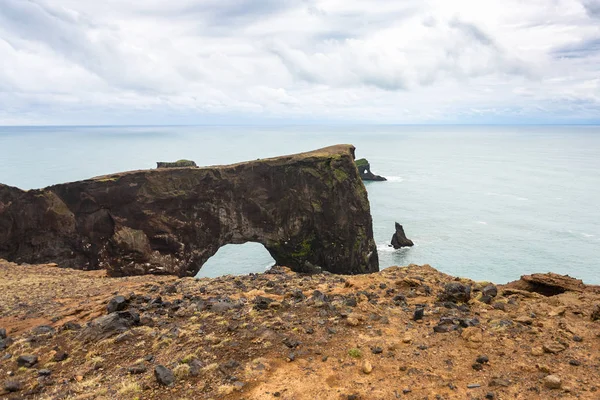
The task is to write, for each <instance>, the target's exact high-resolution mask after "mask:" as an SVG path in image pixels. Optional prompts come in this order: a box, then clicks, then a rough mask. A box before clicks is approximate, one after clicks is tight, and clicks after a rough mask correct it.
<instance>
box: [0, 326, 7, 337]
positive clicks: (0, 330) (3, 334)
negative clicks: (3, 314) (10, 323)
mask: <svg viewBox="0 0 600 400" xmlns="http://www.w3.org/2000/svg"><path fill="white" fill-rule="evenodd" d="M7 337H8V336H6V329H4V328H0V339H6V338H7Z"/></svg>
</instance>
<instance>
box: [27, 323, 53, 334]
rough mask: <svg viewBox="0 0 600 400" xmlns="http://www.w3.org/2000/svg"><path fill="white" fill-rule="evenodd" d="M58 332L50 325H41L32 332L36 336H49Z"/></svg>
mask: <svg viewBox="0 0 600 400" xmlns="http://www.w3.org/2000/svg"><path fill="white" fill-rule="evenodd" d="M55 332H56V330H55V329H54V328H53V327H51V326H48V325H40V326H36V327H35V328H33V329H32V330H31V333H33V334H34V335H47V334H54V333H55Z"/></svg>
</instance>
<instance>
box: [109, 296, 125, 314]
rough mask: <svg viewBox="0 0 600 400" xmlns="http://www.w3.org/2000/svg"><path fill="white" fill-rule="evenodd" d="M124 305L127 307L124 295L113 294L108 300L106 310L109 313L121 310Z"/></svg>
mask: <svg viewBox="0 0 600 400" xmlns="http://www.w3.org/2000/svg"><path fill="white" fill-rule="evenodd" d="M125 307H127V299H125V297H124V296H115V297H113V298H112V299H110V301H109V302H108V304H107V306H106V312H107V313H109V314H110V313H114V312H116V311H123V310H124V309H125Z"/></svg>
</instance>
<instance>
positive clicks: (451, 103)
mask: <svg viewBox="0 0 600 400" xmlns="http://www.w3.org/2000/svg"><path fill="white" fill-rule="evenodd" d="M254 123H256V124H260V123H383V124H438V123H440V124H445V123H449V124H455V123H483V124H486V123H493V124H503V123H551V124H569V123H600V0H527V1H524V0H485V1H483V0H468V1H467V0H452V1H448V0H396V1H390V0H368V1H366V0H361V1H358V0H169V1H166V0H127V1H124V0H101V1H99V0H0V125H52V124H57V125H68V124H75V125H88V124H89V125H113V124H133V125H146V124H254Z"/></svg>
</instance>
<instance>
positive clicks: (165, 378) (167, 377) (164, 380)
mask: <svg viewBox="0 0 600 400" xmlns="http://www.w3.org/2000/svg"><path fill="white" fill-rule="evenodd" d="M154 377H155V378H156V381H157V382H158V383H159V384H161V385H163V386H171V385H172V384H173V382H175V375H174V374H173V371H171V370H170V369H169V368H167V367H165V366H164V365H157V366H156V367H154Z"/></svg>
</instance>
